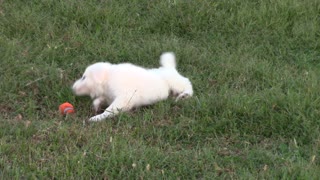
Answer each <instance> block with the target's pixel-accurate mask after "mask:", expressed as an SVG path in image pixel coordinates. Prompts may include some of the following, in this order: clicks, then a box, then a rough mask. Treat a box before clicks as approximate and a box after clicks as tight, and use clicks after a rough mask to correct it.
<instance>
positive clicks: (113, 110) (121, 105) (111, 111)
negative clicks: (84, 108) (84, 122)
mask: <svg viewBox="0 0 320 180" xmlns="http://www.w3.org/2000/svg"><path fill="white" fill-rule="evenodd" d="M130 109H131V105H130V102H129V101H128V98H116V99H115V100H114V101H113V102H112V103H111V105H110V106H109V107H108V108H107V109H106V110H105V111H104V112H103V113H102V114H99V115H96V116H93V117H91V118H90V119H89V121H90V122H98V121H102V120H104V119H106V118H110V117H113V116H115V115H117V114H119V112H120V111H128V110H130Z"/></svg>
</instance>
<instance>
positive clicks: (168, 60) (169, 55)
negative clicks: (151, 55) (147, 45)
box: [160, 52, 176, 68]
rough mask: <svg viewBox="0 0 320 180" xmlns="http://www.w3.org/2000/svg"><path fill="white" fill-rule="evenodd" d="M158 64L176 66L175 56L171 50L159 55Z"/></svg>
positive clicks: (169, 66) (165, 66)
mask: <svg viewBox="0 0 320 180" xmlns="http://www.w3.org/2000/svg"><path fill="white" fill-rule="evenodd" d="M160 64H161V66H162V67H164V68H176V57H175V55H174V53H173V52H166V53H163V54H162V55H161V56H160Z"/></svg>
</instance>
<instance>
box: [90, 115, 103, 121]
mask: <svg viewBox="0 0 320 180" xmlns="http://www.w3.org/2000/svg"><path fill="white" fill-rule="evenodd" d="M98 121H101V118H100V116H99V115H97V116H93V117H91V118H90V119H89V122H98Z"/></svg>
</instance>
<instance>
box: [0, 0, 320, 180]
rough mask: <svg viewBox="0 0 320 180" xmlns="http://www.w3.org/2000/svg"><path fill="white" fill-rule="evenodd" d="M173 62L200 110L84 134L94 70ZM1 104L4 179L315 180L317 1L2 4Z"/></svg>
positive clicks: (318, 147)
mask: <svg viewBox="0 0 320 180" xmlns="http://www.w3.org/2000/svg"><path fill="white" fill-rule="evenodd" d="M165 51H173V52H175V53H176V56H177V61H178V69H179V71H180V72H181V73H182V74H183V75H185V76H186V77H188V78H190V80H191V81H192V83H193V86H194V91H195V95H194V96H193V97H192V98H190V99H187V100H184V101H180V102H178V103H175V102H174V100H173V99H169V100H167V101H163V102H160V103H157V104H155V105H153V106H148V107H144V108H140V109H137V110H134V111H132V112H130V113H123V114H121V115H119V116H117V117H115V118H112V119H108V120H106V121H103V122H100V123H92V124H88V125H83V123H82V122H83V120H85V119H88V118H89V117H90V116H92V115H93V112H92V109H91V100H90V98H88V97H75V96H74V95H73V94H72V91H71V89H70V87H71V85H72V83H73V82H74V81H75V80H76V79H77V78H79V77H80V76H81V74H82V72H83V71H84V69H85V68H86V66H87V65H89V64H91V63H94V62H98V61H109V62H111V63H121V62H131V63H134V64H138V65H142V66H144V67H148V68H151V67H157V66H159V62H158V59H159V56H160V54H161V53H162V52H165ZM0 92H1V95H0V137H1V139H0V179H36V178H39V179H43V178H45V179H90V178H91V179H102V178H105V179H212V178H223V179H319V178H320V166H319V164H320V130H319V129H320V1H319V0H233V1H228V0H221V1H218V0H215V1H212V0H188V1H186V0H155V1H148V0H132V1H124V0H117V1H116V0H105V1H98V0H92V1H84V0H79V1H76V0H64V1H58V0H42V1H36V0H29V1H23V0H15V1H9V0H2V1H0ZM65 101H69V102H71V103H72V104H73V105H74V106H75V108H76V111H77V112H76V114H74V115H73V116H67V117H62V116H61V115H60V114H59V112H58V106H59V105H60V104H61V103H63V102H65Z"/></svg>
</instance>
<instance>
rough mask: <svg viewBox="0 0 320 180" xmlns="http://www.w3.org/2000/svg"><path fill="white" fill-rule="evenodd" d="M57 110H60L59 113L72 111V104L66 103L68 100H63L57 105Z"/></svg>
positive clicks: (63, 113) (70, 112) (64, 113)
mask: <svg viewBox="0 0 320 180" xmlns="http://www.w3.org/2000/svg"><path fill="white" fill-rule="evenodd" d="M59 110H60V113H61V114H62V115H66V114H72V113H74V108H73V105H72V104H70V103H68V102H65V103H63V104H61V105H60V106H59Z"/></svg>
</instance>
